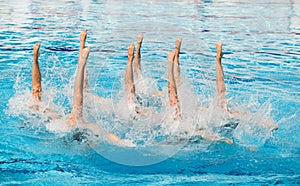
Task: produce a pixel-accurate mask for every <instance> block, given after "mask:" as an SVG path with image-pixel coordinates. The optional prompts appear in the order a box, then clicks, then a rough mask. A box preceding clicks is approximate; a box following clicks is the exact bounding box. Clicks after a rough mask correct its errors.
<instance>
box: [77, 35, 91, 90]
mask: <svg viewBox="0 0 300 186" xmlns="http://www.w3.org/2000/svg"><path fill="white" fill-rule="evenodd" d="M86 36H87V30H83V31H82V32H81V33H80V48H79V56H78V63H79V61H80V56H81V55H82V51H83V49H84V47H85V41H86ZM83 91H84V92H89V84H88V72H87V69H86V68H84V83H83Z"/></svg>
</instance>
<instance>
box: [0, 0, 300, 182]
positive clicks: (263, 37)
mask: <svg viewBox="0 0 300 186" xmlns="http://www.w3.org/2000/svg"><path fill="white" fill-rule="evenodd" d="M0 4H1V6H0V13H1V16H0V33H1V34H0V38H1V42H0V54H1V55H0V56H1V58H0V61H1V63H0V72H1V73H0V74H1V78H0V85H1V93H0V94H1V95H0V97H1V98H0V99H1V103H2V104H1V105H0V107H1V108H0V110H1V115H0V121H1V123H0V127H1V130H0V134H1V135H0V137H1V142H0V152H1V153H0V183H1V184H3V185H17V184H27V185H31V184H36V185H50V184H53V185H77V184H91V185H93V184H94V185H98V184H99V185H100V184H103V185H105V184H112V185H119V184H127V185H133V184H140V185H145V184H148V185H168V184H175V185H177V184H178V185H180V184H187V185H193V184H195V185H197V184H207V183H209V184H237V183H242V184H258V185H260V184H269V185H276V184H294V185H296V184H299V183H300V182H299V180H300V171H299V167H300V163H299V162H300V161H299V160H300V157H299V154H300V148H299V144H300V138H299V126H300V123H299V121H300V109H299V108H300V101H299V98H300V93H299V92H300V83H299V82H300V75H299V74H300V63H299V61H300V24H299V23H300V3H299V2H298V1H292V0H290V1H284V0H274V1H271V0H270V1H268V0H266V1H263V2H261V1H251V2H250V1H229V0H228V1H226V0H225V1H213V0H211V1H183V2H181V1H168V2H164V1H144V2H140V1H82V2H76V1H54V2H43V1H22V2H21V1H20V2H9V1H0ZM83 29H88V38H87V45H88V46H91V54H90V57H89V60H88V64H87V69H88V72H89V83H90V86H91V89H92V92H93V93H96V94H98V95H99V96H101V97H106V98H113V99H114V100H118V99H119V98H120V97H121V96H122V94H123V92H122V91H123V80H122V76H123V75H124V69H125V65H126V61H127V46H128V45H129V44H130V43H132V42H136V36H137V35H138V34H139V33H144V35H145V36H144V42H143V46H142V71H143V76H144V78H145V81H146V84H147V85H151V86H149V87H151V88H149V89H151V90H148V89H147V88H145V87H142V86H141V87H140V89H139V90H141V91H144V92H148V93H149V92H150V91H152V89H159V90H164V88H165V87H166V77H167V74H166V63H167V62H166V55H167V52H168V51H170V50H172V49H173V48H174V44H175V40H176V38H177V37H182V38H183V42H182V48H181V55H180V61H181V73H182V76H183V81H184V88H185V90H181V92H180V96H181V97H180V96H179V98H181V100H182V102H183V106H186V107H183V109H185V110H184V113H187V117H188V119H190V120H192V121H191V122H189V121H190V120H186V121H185V123H184V124H186V125H187V124H191V123H192V124H194V123H195V121H200V122H203V121H204V123H208V124H211V125H217V123H218V122H219V121H220V120H218V119H216V118H217V117H216V116H215V115H214V114H217V113H214V112H213V113H211V112H210V113H209V114H208V115H205V114H202V113H201V112H195V110H194V109H192V108H189V106H191V105H193V104H194V103H195V104H197V105H202V106H210V105H211V104H212V103H211V102H212V101H211V100H212V98H213V97H214V93H215V82H214V81H215V79H214V73H215V62H214V61H215V59H214V58H215V57H214V56H215V43H216V42H218V41H223V42H224V46H223V51H224V59H223V67H224V71H225V82H226V85H227V98H229V99H230V101H229V106H230V107H231V108H233V109H236V110H240V111H244V110H248V111H249V112H250V113H251V114H250V116H245V117H244V120H242V122H241V124H240V125H239V127H237V128H236V130H234V132H233V134H231V135H230V138H232V139H233V140H234V142H235V144H227V143H224V142H222V141H213V142H211V141H206V140H201V139H195V140H193V139H192V140H190V139H185V143H184V144H183V145H182V146H180V148H178V149H175V150H176V152H175V154H174V155H173V154H172V153H171V154H167V155H168V156H164V155H165V154H163V152H162V150H161V149H160V150H159V151H157V153H156V156H153V157H160V156H162V157H163V158H162V159H159V158H158V159H156V160H164V161H157V162H155V163H152V164H150V163H148V164H149V165H147V166H127V165H124V163H123V164H120V162H118V161H114V160H116V157H117V156H118V152H119V153H120V154H121V155H120V156H122V157H123V156H124V158H125V159H130V158H132V157H130V155H128V154H127V155H126V153H129V152H131V148H125V150H124V148H123V147H115V146H111V145H109V144H105V143H104V144H103V145H102V146H101V145H100V146H97V147H94V148H91V147H90V146H89V145H87V144H86V143H84V142H78V141H74V140H72V139H71V138H72V134H70V132H62V133H61V132H60V131H59V130H55V129H53V128H52V129H53V130H50V129H49V127H48V124H49V121H48V120H47V119H45V118H43V117H41V116H39V115H33V114H32V113H29V111H28V110H26V109H24V108H25V107H24V105H25V103H26V102H27V99H29V98H30V94H29V91H30V83H31V63H32V46H33V44H34V43H35V42H37V41H40V42H41V49H40V53H41V55H40V65H41V71H42V74H43V87H44V94H43V99H44V100H45V102H47V101H49V102H48V103H51V104H52V102H53V105H55V110H56V111H57V112H59V113H60V114H61V115H63V116H67V114H68V113H69V112H70V109H71V106H70V105H71V104H72V101H71V100H72V93H70V91H71V89H72V87H71V86H72V83H73V78H74V73H75V71H76V64H77V58H78V47H79V41H78V40H79V34H80V32H81V31H82V30H83ZM153 87H154V88H153ZM162 100H165V97H162ZM149 102H151V101H149ZM162 102H163V103H164V101H162ZM88 103H90V102H88ZM145 104H146V103H145ZM108 107H109V108H111V107H112V108H113V111H112V113H115V112H117V110H118V108H119V105H118V104H111V105H109V106H108ZM88 111H89V112H87V113H85V117H86V118H88V119H89V120H91V121H99V120H100V121H102V122H100V123H99V124H100V125H103V126H102V127H105V128H107V129H108V130H110V131H111V132H115V133H122V130H123V128H122V127H121V125H120V123H121V121H111V120H110V119H109V117H107V118H108V119H107V118H106V115H105V112H104V111H103V110H101V108H100V109H99V108H97V109H96V111H97V112H96V113H98V114H99V112H100V114H99V115H97V114H96V115H95V110H94V112H93V110H92V111H90V110H88ZM98 111H99V112H98ZM114 111H115V112H114ZM160 111H161V112H164V111H165V110H164V109H162V110H160ZM103 112H104V114H103ZM189 113H191V114H190V115H192V114H195V115H197V117H195V118H197V119H195V118H194V117H193V116H190V115H189ZM110 114H111V112H110ZM215 117H216V118H215ZM99 118H100V119H99ZM254 118H255V119H256V120H255V119H254ZM214 119H215V120H214ZM266 119H272V120H274V122H275V124H277V125H279V129H278V130H277V131H274V132H270V131H268V130H266V128H264V127H257V126H261V125H259V124H260V123H264V121H266ZM104 121H108V124H106V122H104ZM153 121H154V120H152V118H150V119H149V118H147V120H144V121H142V122H143V123H142V124H144V125H145V126H146V124H147V125H149V124H152V123H153ZM122 122H124V120H122ZM125 123H127V120H125ZM58 124H59V125H58V126H60V124H61V125H63V123H59V122H58ZM127 124H128V123H127ZM138 124H141V123H138ZM113 126H116V127H113ZM139 126H140V127H141V128H138V129H143V132H145V131H146V132H145V134H146V136H144V137H141V136H139V135H140V134H139V133H140V130H130V131H128V129H127V130H125V131H126V132H128V134H127V137H129V138H131V139H134V137H136V136H137V137H139V138H137V139H136V141H135V142H137V147H135V148H134V149H135V150H138V151H139V152H144V151H142V150H141V149H143V148H146V150H149V151H147V152H152V153H154V151H151V145H150V144H151V141H149V140H148V139H152V138H153V136H151V135H150V133H149V131H148V130H145V128H146V127H145V128H143V127H144V126H143V125H139ZM240 126H241V127H240ZM125 128H126V127H125ZM141 141H142V142H141ZM149 146H150V147H149ZM120 149H121V150H120ZM177 150H178V151H177ZM110 155H112V156H111V157H110ZM103 156H104V157H105V158H104V157H103ZM146 157H147V156H146ZM148 157H152V156H148ZM132 159H133V162H134V158H132ZM111 160H112V161H111ZM156 160H154V161H156ZM143 161H144V159H143ZM154 161H153V162H154ZM125 164H126V163H125Z"/></svg>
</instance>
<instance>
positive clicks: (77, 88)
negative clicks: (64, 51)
mask: <svg viewBox="0 0 300 186" xmlns="http://www.w3.org/2000/svg"><path fill="white" fill-rule="evenodd" d="M89 53H90V47H88V48H85V49H83V50H82V53H81V55H80V59H79V63H78V69H77V73H76V78H75V84H74V95H73V96H74V105H73V108H72V112H71V114H70V118H69V125H71V126H72V125H75V124H76V123H78V122H83V119H82V109H83V108H82V105H83V83H84V69H85V66H86V61H87V58H88V56H89Z"/></svg>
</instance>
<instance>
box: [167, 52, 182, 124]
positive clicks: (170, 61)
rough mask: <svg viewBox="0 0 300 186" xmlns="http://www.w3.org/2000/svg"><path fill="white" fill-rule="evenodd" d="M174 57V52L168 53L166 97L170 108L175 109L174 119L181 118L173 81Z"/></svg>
mask: <svg viewBox="0 0 300 186" xmlns="http://www.w3.org/2000/svg"><path fill="white" fill-rule="evenodd" d="M174 57H175V51H172V52H169V53H168V96H169V103H170V106H171V107H174V106H175V107H176V113H175V117H174V119H179V118H181V111H180V105H179V100H178V95H177V87H176V83H175V79H174Z"/></svg>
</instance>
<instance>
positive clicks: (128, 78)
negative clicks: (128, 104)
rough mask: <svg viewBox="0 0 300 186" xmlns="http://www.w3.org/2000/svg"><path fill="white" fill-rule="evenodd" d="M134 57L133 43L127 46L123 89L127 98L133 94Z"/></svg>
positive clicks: (130, 98)
mask: <svg viewBox="0 0 300 186" xmlns="http://www.w3.org/2000/svg"><path fill="white" fill-rule="evenodd" d="M133 58H134V44H133V43H132V44H131V45H130V46H129V47H128V63H127V65H126V70H125V90H126V94H127V97H128V101H129V100H133V98H134V94H135V86H134V83H133V72H132V62H133Z"/></svg>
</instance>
